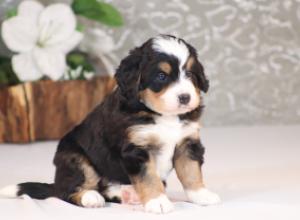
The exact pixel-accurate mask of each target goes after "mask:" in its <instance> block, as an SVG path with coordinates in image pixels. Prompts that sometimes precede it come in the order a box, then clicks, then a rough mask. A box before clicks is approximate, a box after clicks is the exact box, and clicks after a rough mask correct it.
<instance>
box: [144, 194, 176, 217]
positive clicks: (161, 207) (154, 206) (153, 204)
mask: <svg viewBox="0 0 300 220" xmlns="http://www.w3.org/2000/svg"><path fill="white" fill-rule="evenodd" d="M173 209H174V206H173V204H172V202H171V201H170V200H169V199H168V197H167V196H166V195H164V194H162V195H160V196H159V197H157V198H155V199H151V200H149V201H148V202H147V203H146V204H145V211H146V212H151V213H156V214H162V213H168V212H171V211H172V210H173Z"/></svg>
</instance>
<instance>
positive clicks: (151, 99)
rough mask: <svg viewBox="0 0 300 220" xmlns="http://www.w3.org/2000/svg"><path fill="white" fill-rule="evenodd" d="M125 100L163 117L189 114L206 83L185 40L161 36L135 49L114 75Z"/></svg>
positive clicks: (191, 49) (202, 71)
mask: <svg viewBox="0 0 300 220" xmlns="http://www.w3.org/2000/svg"><path fill="white" fill-rule="evenodd" d="M115 77H116V80H117V83H118V86H119V87H120V90H121V92H122V94H123V96H124V97H126V98H127V99H128V101H133V100H136V101H139V102H142V103H144V104H145V105H146V106H147V107H148V108H150V109H151V110H153V111H155V112H158V113H160V114H162V115H178V114H184V113H186V112H190V111H192V110H194V109H195V108H197V107H198V106H199V105H200V104H201V103H200V102H201V95H200V93H201V92H200V91H203V92H207V90H208V87H209V84H208V80H207V79H206V77H205V75H204V70H203V67H202V65H201V63H200V62H199V61H198V57H197V52H196V50H195V49H194V48H193V47H192V46H191V45H189V44H188V43H186V42H185V41H184V40H182V39H179V38H176V37H173V36H169V35H160V36H158V37H156V38H152V39H150V40H148V41H147V42H146V43H144V44H143V45H142V46H141V47H138V48H135V49H134V50H132V51H131V52H130V54H129V55H128V56H127V57H126V58H125V59H123V60H122V61H121V64H120V66H119V68H118V69H117V73H116V75H115Z"/></svg>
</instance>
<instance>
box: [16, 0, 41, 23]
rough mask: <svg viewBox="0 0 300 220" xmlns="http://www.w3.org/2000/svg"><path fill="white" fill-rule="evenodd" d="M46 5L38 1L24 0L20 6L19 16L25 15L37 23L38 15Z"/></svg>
mask: <svg viewBox="0 0 300 220" xmlns="http://www.w3.org/2000/svg"><path fill="white" fill-rule="evenodd" d="M43 9H44V6H43V5H42V4H41V3H39V2H37V1H30V0H27V1H23V2H21V3H20V5H19V7H18V16H24V17H27V18H30V19H32V20H34V21H35V22H36V23H37V20H38V16H39V15H40V13H41V12H42V11H43Z"/></svg>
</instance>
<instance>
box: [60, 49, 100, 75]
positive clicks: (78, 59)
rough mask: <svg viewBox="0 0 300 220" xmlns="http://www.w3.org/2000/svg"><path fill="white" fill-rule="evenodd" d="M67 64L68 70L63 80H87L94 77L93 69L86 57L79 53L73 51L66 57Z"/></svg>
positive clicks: (84, 54)
mask: <svg viewBox="0 0 300 220" xmlns="http://www.w3.org/2000/svg"><path fill="white" fill-rule="evenodd" d="M67 64H68V67H69V69H68V70H67V73H66V74H67V75H65V76H64V78H65V79H81V80H84V79H89V78H90V77H92V76H94V72H95V69H94V67H93V66H92V65H91V64H90V62H89V59H88V55H87V54H86V53H83V52H80V51H73V52H71V53H69V54H68V56H67Z"/></svg>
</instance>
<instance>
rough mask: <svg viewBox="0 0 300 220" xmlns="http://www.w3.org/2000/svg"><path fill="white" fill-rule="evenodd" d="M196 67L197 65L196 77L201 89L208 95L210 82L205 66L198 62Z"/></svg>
mask: <svg viewBox="0 0 300 220" xmlns="http://www.w3.org/2000/svg"><path fill="white" fill-rule="evenodd" d="M196 65H197V72H196V77H197V80H198V83H199V86H200V89H201V90H202V91H203V92H205V93H206V92H207V91H208V88H209V81H208V79H207V78H206V76H205V73H204V68H203V66H202V65H201V63H200V62H199V61H198V60H197V62H196Z"/></svg>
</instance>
